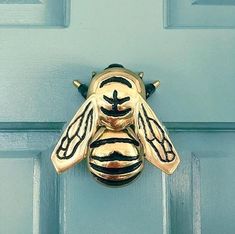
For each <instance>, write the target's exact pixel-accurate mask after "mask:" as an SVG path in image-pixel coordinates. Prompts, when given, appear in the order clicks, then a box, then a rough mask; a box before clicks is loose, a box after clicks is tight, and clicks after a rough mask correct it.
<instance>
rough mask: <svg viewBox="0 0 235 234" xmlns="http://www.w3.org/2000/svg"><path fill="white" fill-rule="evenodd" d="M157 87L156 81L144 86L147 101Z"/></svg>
mask: <svg viewBox="0 0 235 234" xmlns="http://www.w3.org/2000/svg"><path fill="white" fill-rule="evenodd" d="M159 85H160V81H159V80H157V81H155V82H153V83H150V84H147V85H145V90H146V99H148V98H149V97H150V96H151V95H152V94H153V93H154V92H155V90H156V88H158V86H159Z"/></svg>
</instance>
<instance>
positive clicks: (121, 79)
mask: <svg viewBox="0 0 235 234" xmlns="http://www.w3.org/2000/svg"><path fill="white" fill-rule="evenodd" d="M112 82H118V83H122V84H124V85H127V86H128V87H129V88H132V85H131V83H130V82H129V81H128V80H127V79H125V78H123V77H119V76H113V77H110V78H108V79H106V80H104V81H102V82H101V84H100V88H102V87H103V86H104V85H106V84H108V83H112Z"/></svg>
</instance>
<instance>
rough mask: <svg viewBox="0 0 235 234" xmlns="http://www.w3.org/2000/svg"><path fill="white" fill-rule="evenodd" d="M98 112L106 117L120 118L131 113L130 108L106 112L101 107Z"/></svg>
mask: <svg viewBox="0 0 235 234" xmlns="http://www.w3.org/2000/svg"><path fill="white" fill-rule="evenodd" d="M100 110H101V111H102V112H103V113H104V114H105V115H108V116H113V117H121V116H125V115H126V114H128V113H129V112H130V111H131V108H127V109H126V110H122V111H119V110H107V109H105V108H104V107H101V108H100Z"/></svg>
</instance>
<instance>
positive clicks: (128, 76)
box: [51, 64, 180, 186]
mask: <svg viewBox="0 0 235 234" xmlns="http://www.w3.org/2000/svg"><path fill="white" fill-rule="evenodd" d="M142 77H143V73H142V72H141V73H139V74H136V73H134V72H132V71H130V70H127V69H125V68H124V67H123V66H121V65H119V64H112V65H110V66H109V67H108V68H106V69H105V70H104V71H102V72H101V73H98V74H96V73H93V74H92V80H91V83H90V86H89V88H88V87H87V86H86V85H84V84H80V83H79V81H74V84H75V86H77V88H78V91H79V92H80V93H81V94H82V96H83V97H84V98H86V101H85V102H84V104H83V105H82V106H81V107H80V109H79V110H78V111H77V113H76V114H75V116H74V117H73V119H72V120H71V122H70V123H69V125H68V127H67V128H66V130H65V131H64V133H63V135H62V136H61V138H60V140H59V142H58V144H57V145H56V147H55V149H54V151H53V153H52V157H51V159H52V162H53V164H54V166H55V169H56V171H57V172H59V173H60V172H63V171H65V170H67V169H68V168H70V167H72V166H73V165H75V164H76V163H79V162H80V161H81V160H83V159H84V158H86V157H87V162H88V168H89V170H90V172H91V173H92V174H93V175H94V176H95V178H96V179H97V180H98V181H100V182H102V183H104V184H107V185H112V186H118V185H124V184H126V183H128V182H130V181H132V180H133V179H135V178H136V177H137V176H138V175H139V174H140V172H141V171H142V170H143V166H144V158H146V159H147V160H148V161H149V162H151V163H152V164H153V165H154V166H156V167H158V168H160V169H161V170H162V171H164V172H165V173H167V174H171V173H173V172H174V170H175V169H176V167H177V166H178V164H179V162H180V159H179V156H178V154H177V152H176V150H175V148H174V146H173V144H172V142H171V141H170V139H169V137H168V136H167V134H166V132H165V130H164V128H163V126H162V125H161V123H160V122H159V120H158V118H157V117H156V115H155V114H154V112H153V111H152V109H151V108H150V107H149V105H148V104H147V103H146V99H147V98H148V97H149V96H150V95H151V94H152V93H153V92H154V91H155V89H156V87H157V86H158V85H159V81H156V82H154V83H153V84H148V85H144V83H143V80H142Z"/></svg>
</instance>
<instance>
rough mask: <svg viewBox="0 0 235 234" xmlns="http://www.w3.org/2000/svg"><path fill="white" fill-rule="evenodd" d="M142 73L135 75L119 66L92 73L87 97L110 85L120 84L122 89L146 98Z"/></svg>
mask: <svg viewBox="0 0 235 234" xmlns="http://www.w3.org/2000/svg"><path fill="white" fill-rule="evenodd" d="M142 77H143V73H139V74H136V73H134V72H132V71H130V70H128V69H126V68H125V67H123V66H122V65H120V64H111V65H109V66H108V67H107V68H105V69H104V70H103V71H102V72H100V73H93V76H92V80H91V83H90V86H89V89H88V96H90V95H91V94H93V93H97V92H98V91H99V90H100V89H102V88H103V87H107V86H108V85H110V84H113V83H117V84H121V85H122V87H123V88H127V89H131V90H132V91H136V92H137V93H139V94H140V95H141V96H143V97H144V98H145V97H146V91H145V86H144V83H143V81H142Z"/></svg>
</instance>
